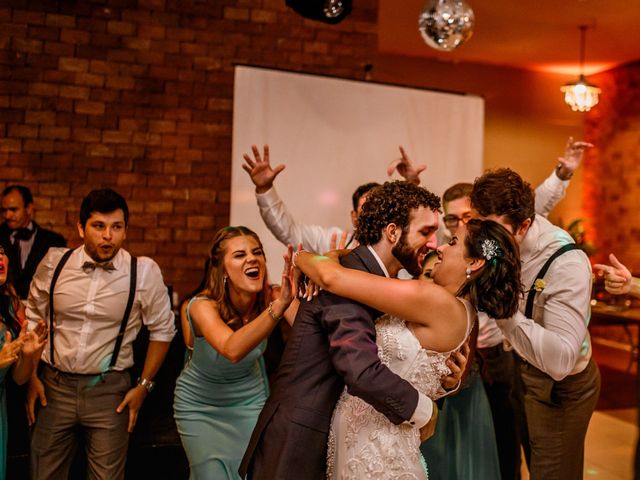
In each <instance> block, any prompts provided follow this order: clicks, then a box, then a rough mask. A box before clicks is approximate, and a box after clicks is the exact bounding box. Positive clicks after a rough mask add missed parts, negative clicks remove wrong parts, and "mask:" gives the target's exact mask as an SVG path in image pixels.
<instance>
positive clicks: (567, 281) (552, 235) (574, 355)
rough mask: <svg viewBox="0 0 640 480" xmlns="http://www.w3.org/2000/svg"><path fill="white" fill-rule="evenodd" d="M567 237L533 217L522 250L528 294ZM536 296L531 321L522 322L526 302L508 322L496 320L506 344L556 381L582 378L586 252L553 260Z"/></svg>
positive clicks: (586, 342) (586, 346)
mask: <svg viewBox="0 0 640 480" xmlns="http://www.w3.org/2000/svg"><path fill="white" fill-rule="evenodd" d="M568 243H573V239H572V238H571V236H570V235H569V234H568V233H567V232H565V231H564V230H562V229H561V228H558V227H556V226H555V225H552V224H551V223H550V222H549V221H548V220H547V219H546V218H544V217H541V216H536V217H535V220H534V221H533V223H532V224H531V227H530V228H529V231H528V232H527V234H526V235H525V238H524V240H523V241H522V244H521V245H520V257H521V259H522V283H523V284H524V287H525V289H529V288H530V287H531V286H532V285H533V282H534V280H535V278H536V276H537V275H538V273H539V272H540V270H541V269H542V266H543V265H544V263H545V262H546V261H547V259H548V258H549V257H550V256H551V255H553V253H555V252H556V251H557V250H558V249H559V248H560V247H561V246H563V245H566V244H568ZM544 283H545V286H544V289H543V290H542V291H541V292H539V293H536V297H535V301H534V308H533V319H530V318H526V317H525V315H524V313H523V312H524V310H525V306H526V295H525V298H524V299H523V300H522V301H521V302H520V309H519V311H518V312H517V313H516V314H515V315H514V316H513V317H511V318H509V319H504V320H497V321H496V323H497V324H498V326H499V327H500V329H501V330H502V332H503V334H504V336H505V338H506V340H507V341H508V342H509V343H510V344H511V345H512V346H513V348H514V349H515V350H516V352H518V354H519V355H520V356H521V357H522V358H524V359H525V360H526V361H527V362H529V363H531V364H532V365H534V366H535V367H537V368H539V369H540V370H542V371H543V372H545V373H547V374H548V375H549V376H550V377H551V378H553V379H554V380H562V379H563V378H565V377H566V376H567V375H573V374H576V373H580V372H581V371H582V370H584V368H585V367H586V366H587V364H588V362H589V359H590V358H591V341H590V338H589V331H588V330H587V325H588V323H589V319H590V317H591V309H590V301H591V264H590V263H589V260H588V258H587V256H586V255H585V253H584V252H582V251H581V250H571V251H568V252H566V253H564V254H563V255H561V256H559V257H557V258H556V259H555V260H554V261H553V263H552V264H551V266H550V267H549V270H548V271H547V273H546V275H545V276H544Z"/></svg>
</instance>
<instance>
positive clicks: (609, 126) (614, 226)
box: [583, 62, 640, 273]
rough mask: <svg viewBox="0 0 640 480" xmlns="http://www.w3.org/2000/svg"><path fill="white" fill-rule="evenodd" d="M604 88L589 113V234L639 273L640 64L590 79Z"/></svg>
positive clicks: (601, 255) (602, 251)
mask: <svg viewBox="0 0 640 480" xmlns="http://www.w3.org/2000/svg"><path fill="white" fill-rule="evenodd" d="M590 80H591V81H593V82H594V83H596V84H597V85H598V86H599V87H600V88H601V89H602V97H601V102H600V104H599V105H598V106H597V107H596V108H594V109H593V110H592V111H591V112H589V114H588V115H587V117H586V123H585V134H586V138H587V139H588V140H589V141H591V142H593V143H594V144H595V145H596V148H595V149H593V150H592V151H591V152H589V154H588V155H587V157H586V158H585V165H584V173H583V176H584V180H583V182H584V186H583V192H584V193H583V205H584V209H585V211H586V212H587V216H588V218H589V219H590V220H591V221H590V223H588V224H587V225H586V228H587V231H588V234H589V235H590V237H591V239H592V240H593V241H594V243H595V244H596V246H597V247H598V248H599V251H598V253H597V254H596V256H595V259H596V260H597V261H607V258H606V257H607V256H608V254H609V253H611V252H613V253H615V254H616V256H617V257H618V258H619V259H621V260H622V261H623V262H624V263H625V264H627V265H628V266H629V267H630V269H631V270H632V271H634V272H638V273H640V209H638V202H639V201H640V193H639V192H640V62H636V63H633V64H630V65H626V66H623V67H619V68H616V69H613V70H609V71H607V72H605V73H603V74H600V75H598V76H594V77H593V78H590Z"/></svg>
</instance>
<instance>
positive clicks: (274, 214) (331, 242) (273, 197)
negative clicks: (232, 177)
mask: <svg viewBox="0 0 640 480" xmlns="http://www.w3.org/2000/svg"><path fill="white" fill-rule="evenodd" d="M251 150H252V152H253V158H251V157H250V156H249V155H248V154H244V155H243V157H244V161H245V163H244V164H243V165H242V168H244V170H245V171H246V172H247V173H248V174H249V176H250V177H251V181H252V182H253V184H254V185H255V186H256V200H257V202H258V208H259V209H260V216H261V217H262V220H263V221H264V223H265V225H266V226H267V228H268V229H269V231H270V232H271V233H273V235H274V236H275V237H276V238H277V239H278V240H279V241H280V242H282V243H283V244H284V245H298V244H302V246H303V247H304V248H305V249H307V250H310V251H312V252H319V253H323V252H327V251H329V250H333V249H334V248H336V246H338V245H340V244H339V243H338V242H340V243H341V244H344V246H345V248H355V247H357V246H358V244H357V242H356V241H355V239H354V237H353V231H348V230H344V229H342V228H340V227H322V226H319V225H309V224H305V223H299V222H298V221H296V219H295V218H294V217H293V215H291V212H289V210H288V209H287V207H286V205H285V204H284V202H283V201H282V199H281V198H280V196H279V195H278V192H277V191H276V189H275V187H274V186H273V182H274V180H275V179H276V177H277V176H278V175H279V174H280V172H282V171H283V170H284V168H285V166H284V165H283V164H280V165H276V166H275V167H272V166H271V163H270V160H269V146H268V145H265V146H264V151H263V154H262V155H260V150H259V149H258V147H257V146H255V145H252V146H251ZM400 155H401V156H400V158H398V159H396V160H394V161H393V162H391V164H390V165H389V168H388V170H387V173H388V174H389V175H391V174H392V173H393V172H394V171H395V170H397V171H398V173H399V174H400V175H401V176H402V177H403V178H404V179H405V180H406V181H408V182H411V183H415V184H416V185H419V184H420V177H419V175H420V173H421V172H422V171H423V170H424V169H426V168H427V167H426V166H425V165H413V164H412V163H411V161H410V160H409V158H408V156H407V154H406V153H405V151H404V149H403V148H402V147H400ZM377 186H379V184H378V183H375V182H370V183H365V184H364V185H360V186H359V187H358V188H357V189H356V190H355V192H353V195H352V197H351V201H352V204H353V210H351V223H352V225H353V227H354V229H355V226H356V221H357V219H358V215H359V214H360V212H361V210H362V205H363V204H364V202H365V200H366V199H367V195H368V194H369V192H370V191H371V190H372V189H373V188H374V187H377Z"/></svg>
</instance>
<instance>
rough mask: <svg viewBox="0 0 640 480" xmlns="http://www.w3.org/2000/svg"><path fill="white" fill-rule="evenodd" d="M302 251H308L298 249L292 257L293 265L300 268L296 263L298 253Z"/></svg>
mask: <svg viewBox="0 0 640 480" xmlns="http://www.w3.org/2000/svg"><path fill="white" fill-rule="evenodd" d="M302 252H306V250H304V249H302V250H296V252H295V253H294V254H293V257H292V258H291V265H293V266H294V267H295V268H298V265H296V260H297V259H298V255H300V254H301V253H302Z"/></svg>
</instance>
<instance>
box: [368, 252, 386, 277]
mask: <svg viewBox="0 0 640 480" xmlns="http://www.w3.org/2000/svg"><path fill="white" fill-rule="evenodd" d="M367 248H368V249H369V251H370V252H371V255H373V258H375V259H376V262H378V265H380V268H381V269H382V271H383V272H384V276H385V277H387V278H390V275H389V270H387V267H386V266H385V264H384V263H382V260H381V259H380V257H379V256H378V254H377V253H376V251H375V250H374V249H373V247H372V246H371V245H367Z"/></svg>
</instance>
